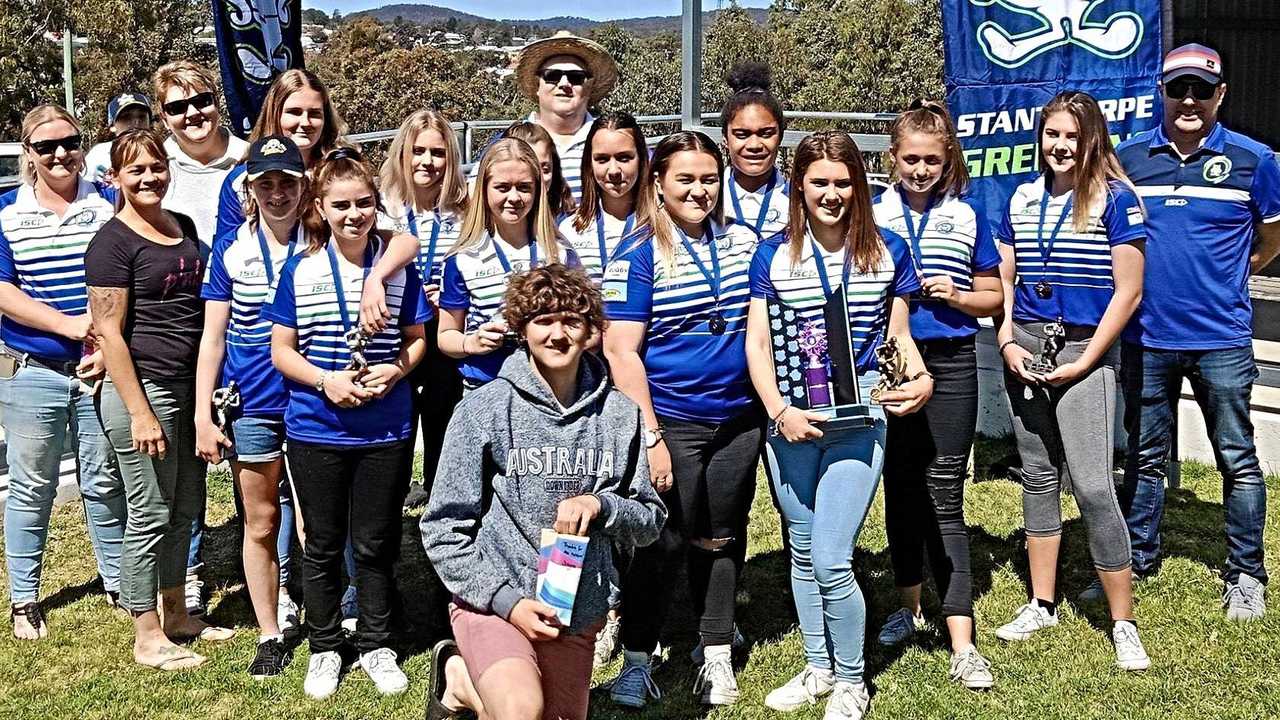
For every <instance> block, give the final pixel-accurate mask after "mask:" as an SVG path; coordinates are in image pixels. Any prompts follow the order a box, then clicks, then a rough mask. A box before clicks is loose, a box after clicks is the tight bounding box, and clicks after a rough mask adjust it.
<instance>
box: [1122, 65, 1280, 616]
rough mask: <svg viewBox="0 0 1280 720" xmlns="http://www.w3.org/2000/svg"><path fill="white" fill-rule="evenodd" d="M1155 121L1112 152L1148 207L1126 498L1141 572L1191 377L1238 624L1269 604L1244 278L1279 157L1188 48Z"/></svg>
mask: <svg viewBox="0 0 1280 720" xmlns="http://www.w3.org/2000/svg"><path fill="white" fill-rule="evenodd" d="M1160 89H1161V93H1162V95H1163V96H1164V121H1163V123H1162V124H1161V125H1160V126H1159V127H1156V128H1155V129H1154V130H1150V131H1147V132H1144V133H1139V134H1138V135H1136V136H1134V137H1133V138H1131V139H1129V140H1128V141H1126V142H1125V143H1124V144H1122V145H1121V146H1120V147H1119V149H1118V151H1117V152H1118V154H1119V156H1120V161H1121V163H1122V164H1123V165H1124V169H1125V171H1126V172H1127V173H1128V174H1129V177H1130V178H1131V179H1132V180H1133V182H1134V184H1135V185H1136V186H1137V189H1138V193H1139V195H1140V196H1141V197H1142V199H1143V202H1144V204H1145V205H1146V211H1147V223H1146V224H1147V228H1148V232H1149V240H1148V243H1147V254H1146V279H1145V287H1146V289H1145V294H1144V297H1143V300H1142V305H1141V307H1140V308H1139V310H1138V312H1137V313H1136V314H1135V315H1134V318H1133V321H1132V322H1131V323H1130V325H1129V327H1128V328H1127V329H1126V331H1125V333H1124V335H1123V339H1124V352H1123V381H1124V390H1125V428H1126V430H1127V431H1128V434H1129V448H1128V461H1127V462H1126V464H1125V484H1124V492H1123V493H1122V498H1121V503H1122V505H1123V507H1124V510H1125V514H1126V516H1127V517H1126V520H1127V522H1128V526H1129V537H1130V545H1131V547H1132V551H1133V572H1134V574H1135V575H1136V576H1143V575H1149V574H1152V573H1154V572H1155V571H1156V570H1157V568H1158V564H1159V560H1160V520H1161V517H1162V515H1163V514H1164V479H1165V471H1164V469H1165V465H1166V463H1167V461H1168V457H1169V448H1170V440H1169V434H1170V430H1171V427H1172V422H1173V416H1174V412H1175V411H1176V408H1177V406H1178V400H1179V397H1180V396H1181V389H1182V380H1183V378H1186V379H1188V380H1190V381H1191V387H1192V391H1193V392H1194V393H1195V397H1196V402H1197V403H1198V404H1199V405H1200V409H1201V412H1203V413H1204V416H1205V425H1206V426H1207V428H1208V431H1209V441H1210V443H1211V444H1212V445H1213V450H1214V455H1215V456H1216V457H1217V460H1218V469H1219V470H1220V471H1221V473H1222V484H1223V498H1224V500H1223V502H1224V504H1225V506H1226V508H1225V509H1226V524H1227V528H1226V529H1227V548H1228V550H1227V562H1226V565H1225V566H1224V567H1223V570H1222V578H1223V580H1224V582H1225V583H1226V589H1225V591H1224V593H1223V605H1224V606H1225V607H1226V609H1227V617H1229V618H1231V619H1233V620H1255V619H1258V618H1260V617H1262V615H1263V613H1264V612H1265V610H1266V606H1265V603H1264V599H1263V594H1264V588H1265V584H1266V582H1267V573H1266V569H1265V568H1264V566H1263V550H1262V528H1263V525H1264V521H1265V518H1266V485H1265V484H1264V482H1263V478H1262V469H1261V467H1260V465H1259V463H1258V454H1257V450H1256V448H1255V446H1254V441H1253V422H1252V420H1251V419H1250V417H1249V402H1250V393H1251V389H1252V384H1253V381H1254V380H1255V379H1256V378H1257V376H1258V369H1257V365H1256V364H1255V362H1254V357H1253V337H1252V336H1253V332H1252V320H1253V308H1252V305H1251V303H1250V300H1249V282H1248V280H1249V275H1250V274H1251V273H1254V272H1257V271H1259V270H1261V269H1262V268H1263V267H1264V266H1265V265H1266V264H1267V263H1268V262H1270V261H1271V259H1272V258H1273V257H1275V255H1276V253H1277V251H1278V250H1280V166H1278V165H1277V163H1276V158H1275V155H1273V154H1272V152H1271V150H1270V149H1269V148H1267V147H1266V146H1265V145H1263V144H1262V143H1259V142H1257V141H1255V140H1252V139H1250V138H1248V137H1245V136H1244V135H1241V134H1240V133H1236V132H1232V131H1231V130H1228V129H1226V128H1225V127H1223V126H1222V124H1221V123H1219V122H1218V119H1217V118H1218V108H1219V107H1220V106H1221V105H1222V100H1223V97H1224V96H1225V94H1226V89H1227V86H1226V83H1224V82H1223V79H1222V58H1221V57H1219V55H1218V53H1217V52H1215V51H1213V50H1212V49H1210V48H1207V47H1204V46H1203V45H1195V44H1192V45H1184V46H1182V47H1179V48H1176V49H1174V50H1173V51H1172V52H1170V53H1169V54H1168V55H1167V56H1165V60H1164V74H1163V77H1162V79H1161V82H1160Z"/></svg>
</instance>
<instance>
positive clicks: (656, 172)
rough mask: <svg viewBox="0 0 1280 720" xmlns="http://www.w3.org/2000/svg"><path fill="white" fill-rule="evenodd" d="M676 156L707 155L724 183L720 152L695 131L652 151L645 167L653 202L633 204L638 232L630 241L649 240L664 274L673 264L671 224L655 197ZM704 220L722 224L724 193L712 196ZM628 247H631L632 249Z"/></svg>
mask: <svg viewBox="0 0 1280 720" xmlns="http://www.w3.org/2000/svg"><path fill="white" fill-rule="evenodd" d="M679 152H698V153H705V154H707V155H710V156H711V157H713V158H715V161H716V174H717V175H719V176H720V178H721V180H723V179H724V156H723V155H721V154H720V148H718V147H716V144H715V142H713V141H712V140H711V138H709V137H707V136H706V135H704V134H703V133H700V132H697V131H696V130H681V131H680V132H675V133H672V134H670V135H668V136H666V137H664V138H662V140H661V141H660V142H659V143H658V144H657V146H655V147H654V148H653V157H652V158H650V160H649V167H650V168H651V172H652V173H653V175H652V177H653V183H652V185H653V187H652V190H651V192H653V194H654V197H653V202H651V203H643V204H641V203H637V204H636V225H637V226H638V229H637V230H636V232H635V233H634V237H635V238H636V244H639V243H640V242H643V241H644V240H646V239H648V238H653V248H654V250H655V251H656V253H657V255H658V257H659V258H660V259H661V260H662V263H663V265H664V266H665V267H666V269H667V271H668V272H671V271H673V270H674V269H675V261H676V250H675V239H674V237H673V236H672V234H671V226H672V224H674V221H673V220H672V219H671V214H670V213H669V212H667V208H666V206H665V205H664V204H663V202H662V200H661V198H659V197H658V193H660V192H661V191H662V187H661V185H662V184H661V182H660V179H661V178H662V175H663V174H664V173H665V172H666V171H667V168H668V167H669V166H670V164H671V157H672V156H673V155H675V154H676V153H679ZM707 217H708V219H710V220H713V221H714V222H716V223H717V224H720V225H723V224H724V193H720V194H718V195H716V206H715V208H713V209H712V211H711V214H710V215H708V216H707ZM628 247H634V245H631V246H628Z"/></svg>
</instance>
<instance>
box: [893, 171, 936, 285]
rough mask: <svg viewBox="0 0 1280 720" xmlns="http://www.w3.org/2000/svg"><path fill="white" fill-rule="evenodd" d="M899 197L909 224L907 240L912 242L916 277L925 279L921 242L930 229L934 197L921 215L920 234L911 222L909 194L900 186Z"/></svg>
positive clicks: (904, 216) (903, 216)
mask: <svg viewBox="0 0 1280 720" xmlns="http://www.w3.org/2000/svg"><path fill="white" fill-rule="evenodd" d="M898 197H900V198H902V219H903V220H904V221H906V224H907V238H908V239H909V240H911V262H912V263H913V264H915V266H916V275H918V276H919V277H920V278H921V279H924V251H922V250H921V249H920V241H921V240H922V239H923V238H924V231H925V228H927V227H929V213H931V212H933V200H934V198H933V196H932V195H930V196H929V203H928V204H927V205H925V208H924V212H923V213H921V214H920V232H918V233H917V232H916V224H915V222H913V221H912V220H911V204H910V203H908V202H907V192H906V191H905V190H903V189H902V185H898Z"/></svg>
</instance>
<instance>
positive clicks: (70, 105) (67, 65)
mask: <svg viewBox="0 0 1280 720" xmlns="http://www.w3.org/2000/svg"><path fill="white" fill-rule="evenodd" d="M71 43H72V31H71V26H69V25H68V26H66V27H64V28H63V29H62V89H63V91H64V92H65V93H66V99H67V100H66V102H67V104H66V108H67V112H69V113H71V114H72V115H75V114H76V106H75V93H74V92H72V87H71Z"/></svg>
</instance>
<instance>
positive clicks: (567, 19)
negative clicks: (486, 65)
mask: <svg viewBox="0 0 1280 720" xmlns="http://www.w3.org/2000/svg"><path fill="white" fill-rule="evenodd" d="M746 11H747V13H749V14H750V15H751V17H752V19H753V20H755V21H756V22H758V23H760V24H764V22H765V21H766V20H767V19H768V17H769V11H768V9H766V8H746ZM717 12H718V11H716V10H710V11H706V12H704V13H702V22H703V24H704V25H707V26H709V25H710V24H711V22H712V21H713V20H714V19H715V16H716V13H717ZM362 15H363V16H368V17H372V18H374V19H375V20H379V21H381V22H391V21H393V20H395V19H396V18H397V17H399V18H403V19H404V20H407V21H409V22H414V23H423V24H431V23H440V22H448V21H449V19H450V18H456V19H457V21H458V22H459V23H467V24H470V25H481V24H492V25H501V26H503V27H511V26H515V27H520V28H544V29H550V30H569V31H571V32H575V33H583V32H587V31H589V30H591V29H593V28H596V27H599V26H600V25H605V24H608V23H614V24H617V25H618V26H619V27H621V28H622V29H623V30H626V31H627V32H629V33H631V34H632V35H637V36H640V37H650V36H653V35H657V34H659V33H663V32H677V33H678V32H680V16H679V15H671V16H658V15H655V16H651V17H642V18H627V19H625V20H609V21H600V20H588V19H586V18H581V17H574V16H566V15H561V16H559V17H551V18H541V19H532V20H494V19H492V18H484V17H480V16H478V15H472V14H470V13H465V12H462V11H460V10H452V9H450V8H445V7H440V6H438V5H417V4H399V5H384V6H382V7H380V8H374V9H372V10H362V11H361V12H358V13H352V14H350V15H347V16H345V17H347V18H353V17H360V16H362Z"/></svg>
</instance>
